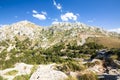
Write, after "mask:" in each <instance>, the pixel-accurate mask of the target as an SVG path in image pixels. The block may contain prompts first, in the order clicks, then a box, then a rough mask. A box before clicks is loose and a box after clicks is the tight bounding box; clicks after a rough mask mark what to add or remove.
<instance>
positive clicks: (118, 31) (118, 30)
mask: <svg viewBox="0 0 120 80" xmlns="http://www.w3.org/2000/svg"><path fill="white" fill-rule="evenodd" d="M108 31H110V32H117V33H120V28H117V29H110V30H108Z"/></svg>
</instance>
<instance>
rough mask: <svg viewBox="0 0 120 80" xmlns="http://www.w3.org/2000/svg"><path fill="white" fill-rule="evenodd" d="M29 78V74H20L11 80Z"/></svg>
mask: <svg viewBox="0 0 120 80" xmlns="http://www.w3.org/2000/svg"><path fill="white" fill-rule="evenodd" d="M29 79H30V75H20V76H16V77H15V78H14V79H13V80H29Z"/></svg>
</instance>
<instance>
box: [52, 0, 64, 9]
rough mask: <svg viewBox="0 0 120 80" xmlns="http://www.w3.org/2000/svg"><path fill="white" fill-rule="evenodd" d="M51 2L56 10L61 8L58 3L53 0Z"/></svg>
mask: <svg viewBox="0 0 120 80" xmlns="http://www.w3.org/2000/svg"><path fill="white" fill-rule="evenodd" d="M53 4H54V6H56V8H57V9H58V10H61V9H62V6H61V5H60V3H58V4H57V3H56V1H55V0H53Z"/></svg>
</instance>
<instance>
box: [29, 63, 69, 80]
mask: <svg viewBox="0 0 120 80" xmlns="http://www.w3.org/2000/svg"><path fill="white" fill-rule="evenodd" d="M66 78H67V75H66V74H65V73H63V72H61V71H57V70H55V64H50V65H40V66H39V68H38V69H37V71H36V72H34V73H33V74H32V76H31V77H30V80H65V79H66Z"/></svg>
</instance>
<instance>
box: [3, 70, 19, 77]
mask: <svg viewBox="0 0 120 80" xmlns="http://www.w3.org/2000/svg"><path fill="white" fill-rule="evenodd" d="M17 73H18V71H17V70H12V71H9V72H7V73H5V75H13V76H14V75H16V74H17Z"/></svg>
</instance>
